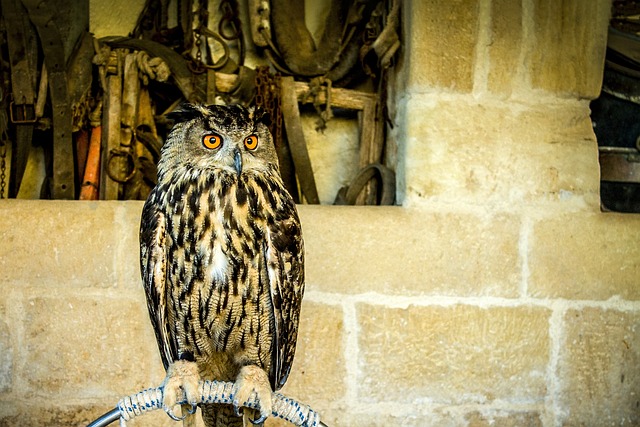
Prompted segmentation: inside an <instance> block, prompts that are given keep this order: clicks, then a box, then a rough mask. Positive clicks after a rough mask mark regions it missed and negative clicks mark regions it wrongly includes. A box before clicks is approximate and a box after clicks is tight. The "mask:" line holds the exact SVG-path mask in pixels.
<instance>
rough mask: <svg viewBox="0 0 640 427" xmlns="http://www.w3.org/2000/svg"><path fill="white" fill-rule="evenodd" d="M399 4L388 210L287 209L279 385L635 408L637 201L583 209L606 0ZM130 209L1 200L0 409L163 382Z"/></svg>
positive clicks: (374, 414)
mask: <svg viewBox="0 0 640 427" xmlns="http://www.w3.org/2000/svg"><path fill="white" fill-rule="evenodd" d="M404 6H405V7H404V11H403V19H404V34H403V39H404V43H405V44H404V51H403V55H402V58H401V61H400V64H399V70H400V72H399V75H398V76H397V88H396V91H395V93H396V104H395V106H394V110H393V111H395V124H396V126H395V127H394V133H393V135H392V139H393V141H395V144H396V145H397V158H398V175H399V184H398V185H399V187H398V190H399V193H400V195H401V203H402V206H400V207H388V208H375V207H370V208H364V207H359V208H354V207H334V206H300V208H299V210H300V216H301V220H302V222H303V230H304V234H305V239H306V250H307V254H306V255H307V276H308V282H307V293H306V297H305V301H304V304H303V312H302V320H301V325H300V339H299V345H298V352H297V356H296V361H295V364H294V372H293V373H292V375H291V377H290V379H289V382H288V384H287V385H286V387H285V389H284V392H285V393H287V394H289V395H291V396H292V397H296V398H299V399H300V400H302V401H304V402H305V403H308V404H310V405H312V406H313V407H314V408H315V409H316V410H318V411H319V412H320V413H321V414H322V416H323V418H324V420H325V422H326V423H327V424H329V425H331V426H388V425H404V426H428V425H434V426H488V425H498V426H596V425H597V426H602V425H612V426H613V425H616V426H618V425H628V426H631V425H638V424H640V370H639V369H638V366H640V216H638V215H621V214H612V213H601V212H600V209H599V197H598V191H599V189H598V186H599V172H598V160H597V159H598V157H597V144H596V141H595V137H594V134H593V132H592V129H591V126H590V121H589V105H588V103H589V99H591V98H593V97H595V96H597V94H598V91H599V87H600V81H601V78H602V66H603V55H604V47H605V37H606V26H607V19H608V13H609V11H608V9H609V3H608V2H607V1H603V0H597V1H588V2H587V1H581V0H572V1H563V2H557V1H555V0H523V1H522V2H511V1H508V0H453V1H452V0H425V1H413V2H409V1H408V2H405V4H404ZM141 207H142V204H141V203H140V202H92V203H89V202H38V201H3V202H2V203H0V218H2V220H0V241H1V242H2V244H1V245H0V268H1V271H2V273H3V274H2V275H1V277H0V287H1V289H2V295H3V296H2V298H0V319H1V320H0V425H51V426H54V425H85V424H86V423H87V422H88V421H90V420H92V419H94V418H95V417H96V416H98V415H99V414H100V413H102V412H104V411H106V410H107V409H109V408H110V407H112V406H113V405H114V404H115V402H116V401H117V400H118V398H120V397H121V396H123V395H126V394H130V393H133V392H136V391H138V390H140V389H143V388H146V387H149V386H154V385H157V384H159V383H160V382H161V381H162V378H163V372H162V368H161V363H160V360H159V357H158V355H157V349H156V344H155V340H154V337H153V332H152V330H151V327H150V323H149V321H148V319H147V313H146V307H145V303H144V295H143V292H142V288H141V284H140V280H139V271H138V249H137V227H138V221H139V215H140V210H141ZM132 425H140V426H142V425H167V426H168V425H174V424H173V423H170V422H169V420H168V418H167V417H166V416H165V415H164V414H163V413H161V412H156V413H153V414H149V415H146V416H145V417H143V418H140V419H139V420H136V421H135V422H134V423H132ZM269 425H271V426H274V425H284V424H282V423H278V422H275V421H272V422H270V423H269Z"/></svg>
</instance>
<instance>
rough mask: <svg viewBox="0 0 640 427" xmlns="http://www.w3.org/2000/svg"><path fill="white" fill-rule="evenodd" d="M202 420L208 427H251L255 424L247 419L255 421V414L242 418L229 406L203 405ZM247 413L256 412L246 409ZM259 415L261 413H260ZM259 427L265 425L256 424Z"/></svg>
mask: <svg viewBox="0 0 640 427" xmlns="http://www.w3.org/2000/svg"><path fill="white" fill-rule="evenodd" d="M201 409H202V420H203V421H204V425H205V426H206V427H249V426H252V425H253V424H252V423H250V422H249V421H248V420H247V419H246V418H247V416H249V417H252V418H251V419H254V415H253V414H248V413H247V414H246V415H244V416H242V417H238V416H237V415H236V414H235V413H234V409H233V407H232V406H229V405H202V406H201ZM244 410H245V411H249V412H254V411H253V410H250V409H247V408H245V409H244ZM256 412H257V415H258V416H259V415H260V413H259V412H258V411H256ZM256 426H258V427H262V426H263V424H256Z"/></svg>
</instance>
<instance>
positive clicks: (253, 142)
mask: <svg viewBox="0 0 640 427" xmlns="http://www.w3.org/2000/svg"><path fill="white" fill-rule="evenodd" d="M244 146H245V147H247V150H255V149H256V147H257V146H258V137H257V136H255V135H250V136H248V137H246V138H245V139H244Z"/></svg>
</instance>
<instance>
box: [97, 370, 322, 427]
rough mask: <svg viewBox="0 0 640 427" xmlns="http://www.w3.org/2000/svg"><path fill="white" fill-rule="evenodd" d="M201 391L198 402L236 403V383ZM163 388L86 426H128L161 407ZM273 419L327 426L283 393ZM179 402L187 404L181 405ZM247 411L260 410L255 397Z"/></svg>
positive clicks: (123, 402)
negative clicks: (234, 393) (118, 421)
mask: <svg viewBox="0 0 640 427" xmlns="http://www.w3.org/2000/svg"><path fill="white" fill-rule="evenodd" d="M198 390H199V391H200V397H199V400H198V402H197V403H221V404H228V405H231V404H232V402H233V393H232V390H233V383H232V382H226V381H200V383H199V386H198ZM162 394H163V388H162V387H156V388H148V389H146V390H143V391H141V392H139V393H136V394H132V395H129V396H126V397H124V398H122V399H120V401H119V402H118V405H117V406H116V408H115V409H112V410H111V411H109V412H107V413H106V414H104V415H103V416H101V417H100V418H98V419H97V420H95V421H94V422H92V423H91V424H89V425H88V426H87V427H103V426H106V425H109V424H111V423H113V422H115V421H117V420H120V426H121V427H125V426H126V425H127V424H126V423H127V421H129V420H131V419H132V418H135V417H137V416H138V415H142V414H144V413H146V412H150V411H155V410H156V409H160V408H162ZM271 400H272V405H273V409H272V416H274V417H278V418H282V419H283V420H285V421H288V422H290V423H291V424H293V425H296V426H299V427H326V425H325V424H324V423H322V422H321V421H320V416H319V415H318V413H317V412H315V411H314V410H313V409H311V408H310V407H309V406H307V405H304V404H301V403H298V402H297V401H295V400H293V399H290V398H288V397H286V396H285V395H283V394H280V393H273V394H272V395H271ZM179 403H186V401H184V402H179ZM241 406H246V407H248V408H253V409H259V402H258V401H257V400H256V398H255V395H253V396H252V397H251V398H250V399H249V400H248V401H246V402H244V403H242V404H241Z"/></svg>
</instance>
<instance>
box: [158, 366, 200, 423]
mask: <svg viewBox="0 0 640 427" xmlns="http://www.w3.org/2000/svg"><path fill="white" fill-rule="evenodd" d="M199 381H200V374H199V372H198V366H197V365H196V364H195V363H194V362H189V361H186V360H178V361H175V362H173V363H172V364H171V365H169V368H168V369H167V376H166V378H165V379H164V382H163V383H162V407H163V409H164V411H165V412H166V413H167V415H169V417H170V418H171V419H173V420H175V421H182V420H184V419H185V418H186V417H187V416H188V415H190V414H193V413H195V412H196V410H197V402H198V382H199ZM180 402H184V404H183V406H182V408H183V409H182V413H183V416H182V417H178V416H176V415H175V414H174V413H173V411H172V409H173V408H174V407H175V406H177V405H179V404H180ZM187 408H189V409H187Z"/></svg>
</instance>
